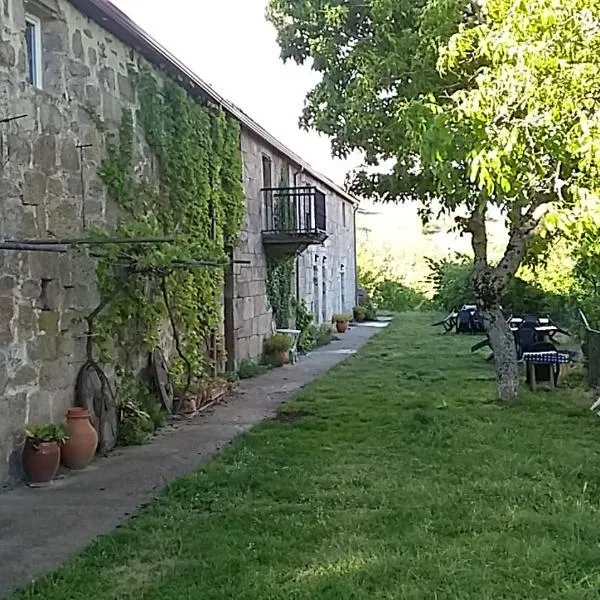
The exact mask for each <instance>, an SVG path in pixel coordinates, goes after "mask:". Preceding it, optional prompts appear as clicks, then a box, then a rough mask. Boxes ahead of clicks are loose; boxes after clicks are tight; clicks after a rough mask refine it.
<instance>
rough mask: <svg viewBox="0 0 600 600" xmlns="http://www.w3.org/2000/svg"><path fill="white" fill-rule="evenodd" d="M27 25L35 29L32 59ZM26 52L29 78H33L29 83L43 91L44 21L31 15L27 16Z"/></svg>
mask: <svg viewBox="0 0 600 600" xmlns="http://www.w3.org/2000/svg"><path fill="white" fill-rule="evenodd" d="M27 25H31V26H32V27H33V44H34V48H33V56H32V57H30V56H29V54H30V50H29V46H28V44H27ZM25 51H26V53H27V77H28V79H29V78H30V76H32V77H31V79H32V80H31V81H30V82H29V83H30V84H31V85H32V86H33V87H35V88H37V89H38V90H41V89H43V70H42V20H41V19H40V18H39V17H36V16H35V15H32V14H31V13H26V14H25ZM32 59H33V73H31V70H30V62H31V60H32Z"/></svg>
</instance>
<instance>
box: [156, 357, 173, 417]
mask: <svg viewBox="0 0 600 600" xmlns="http://www.w3.org/2000/svg"><path fill="white" fill-rule="evenodd" d="M152 376H153V378H154V384H155V385H156V389H157V391H158V395H159V396H160V399H161V401H162V404H163V406H164V407H165V410H166V411H167V412H168V413H169V414H170V415H172V414H173V399H174V396H175V394H174V392H173V385H172V384H171V377H170V375H169V366H168V364H167V361H166V359H165V355H164V354H163V353H162V350H161V349H160V348H155V349H154V351H153V352H152Z"/></svg>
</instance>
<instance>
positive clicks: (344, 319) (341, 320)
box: [333, 313, 350, 333]
mask: <svg viewBox="0 0 600 600" xmlns="http://www.w3.org/2000/svg"><path fill="white" fill-rule="evenodd" d="M333 320H334V322H335V328H336V329H337V332H338V333H346V329H348V321H349V320H350V315H347V314H346V313H339V314H337V315H333Z"/></svg>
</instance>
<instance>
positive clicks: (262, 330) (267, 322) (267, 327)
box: [258, 313, 273, 335]
mask: <svg viewBox="0 0 600 600" xmlns="http://www.w3.org/2000/svg"><path fill="white" fill-rule="evenodd" d="M258 319H259V321H258V329H259V334H260V335H270V334H271V332H272V330H273V316H272V315H271V313H265V314H263V315H260V317H259V318H258Z"/></svg>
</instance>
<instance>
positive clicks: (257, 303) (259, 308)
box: [254, 296, 268, 317]
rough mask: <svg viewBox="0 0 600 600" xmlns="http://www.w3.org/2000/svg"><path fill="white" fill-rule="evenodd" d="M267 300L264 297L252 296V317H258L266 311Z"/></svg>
mask: <svg viewBox="0 0 600 600" xmlns="http://www.w3.org/2000/svg"><path fill="white" fill-rule="evenodd" d="M267 306H268V304H267V298H266V296H254V316H255V317H260V315H262V314H264V313H265V312H266V311H267Z"/></svg>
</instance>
